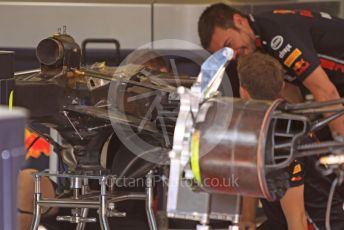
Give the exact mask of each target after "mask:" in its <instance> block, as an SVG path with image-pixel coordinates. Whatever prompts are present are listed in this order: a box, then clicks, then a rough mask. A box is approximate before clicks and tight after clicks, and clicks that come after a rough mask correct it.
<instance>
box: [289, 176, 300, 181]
mask: <svg viewBox="0 0 344 230" xmlns="http://www.w3.org/2000/svg"><path fill="white" fill-rule="evenodd" d="M301 180H302V177H300V176H294V177H292V178H291V181H292V182H297V181H301Z"/></svg>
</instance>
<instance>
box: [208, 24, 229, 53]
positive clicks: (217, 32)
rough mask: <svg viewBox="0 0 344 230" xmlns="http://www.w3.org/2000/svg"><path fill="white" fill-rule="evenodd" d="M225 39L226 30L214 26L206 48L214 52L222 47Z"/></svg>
mask: <svg viewBox="0 0 344 230" xmlns="http://www.w3.org/2000/svg"><path fill="white" fill-rule="evenodd" d="M226 39H227V34H226V30H225V29H223V28H220V27H218V26H216V27H215V28H214V31H213V34H212V36H211V40H210V43H209V47H208V50H209V51H210V52H215V51H217V50H219V49H221V48H223V46H224V43H225V41H226Z"/></svg>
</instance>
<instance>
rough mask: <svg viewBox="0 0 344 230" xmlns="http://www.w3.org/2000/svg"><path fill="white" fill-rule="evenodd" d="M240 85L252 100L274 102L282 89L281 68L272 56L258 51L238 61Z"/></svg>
mask: <svg viewBox="0 0 344 230" xmlns="http://www.w3.org/2000/svg"><path fill="white" fill-rule="evenodd" d="M237 68H238V75H239V82H240V85H241V86H242V87H243V88H245V89H246V90H247V92H248V93H249V94H250V96H251V97H252V98H253V99H260V100H275V99H277V98H278V97H279V94H280V92H281V90H282V87H283V67H282V66H281V64H280V63H279V62H278V61H277V60H276V59H275V58H273V57H272V56H270V55H268V54H263V53H261V52H259V51H256V52H254V53H253V54H251V55H248V56H243V57H240V58H239V60H238V66H237Z"/></svg>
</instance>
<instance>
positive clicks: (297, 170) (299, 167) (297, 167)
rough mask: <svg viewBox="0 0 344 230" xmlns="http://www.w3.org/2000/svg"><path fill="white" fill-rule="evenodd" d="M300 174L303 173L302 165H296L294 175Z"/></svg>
mask: <svg viewBox="0 0 344 230" xmlns="http://www.w3.org/2000/svg"><path fill="white" fill-rule="evenodd" d="M299 172H301V165H300V164H297V165H295V167H294V171H293V174H297V173H299Z"/></svg>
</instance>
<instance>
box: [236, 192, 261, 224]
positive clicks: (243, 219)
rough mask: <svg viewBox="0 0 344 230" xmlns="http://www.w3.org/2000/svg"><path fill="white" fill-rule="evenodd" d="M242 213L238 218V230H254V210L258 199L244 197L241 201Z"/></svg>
mask: <svg viewBox="0 0 344 230" xmlns="http://www.w3.org/2000/svg"><path fill="white" fill-rule="evenodd" d="M242 202H243V203H242V211H241V216H240V222H239V227H240V229H249V230H254V229H256V224H255V223H256V209H257V204H258V198H256V197H248V196H244V197H243V200H242Z"/></svg>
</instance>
